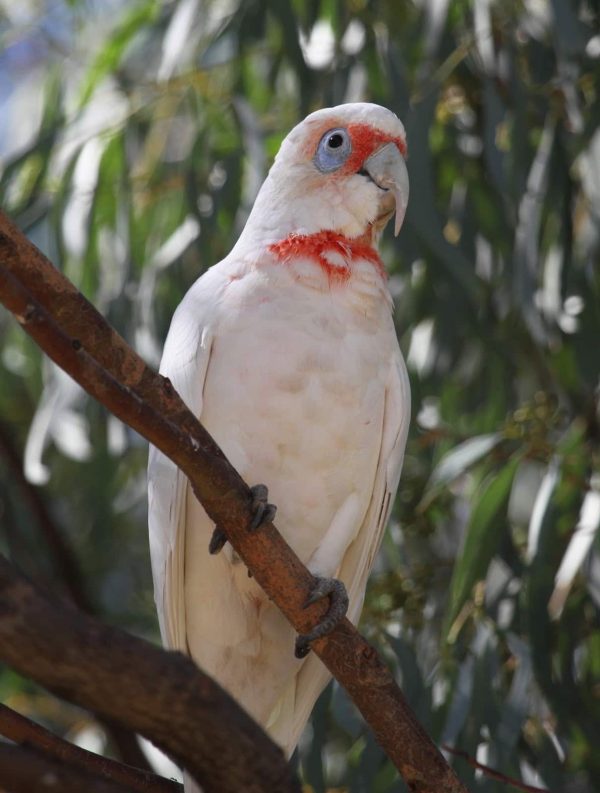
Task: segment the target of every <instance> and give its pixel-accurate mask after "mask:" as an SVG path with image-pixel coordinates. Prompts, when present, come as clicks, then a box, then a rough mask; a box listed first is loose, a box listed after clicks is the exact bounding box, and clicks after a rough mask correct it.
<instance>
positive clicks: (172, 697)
mask: <svg viewBox="0 0 600 793" xmlns="http://www.w3.org/2000/svg"><path fill="white" fill-rule="evenodd" d="M0 660H2V661H4V662H5V663H7V664H8V665H9V666H12V667H14V668H15V669H17V670H18V671H19V672H20V673H21V674H23V675H25V676H26V677H29V678H31V679H32V680H35V681H37V682H38V683H41V684H42V685H44V686H46V688H48V689H49V690H50V691H52V692H53V693H55V694H57V695H58V696H60V697H64V698H65V699H68V700H69V701H71V702H76V703H78V704H80V705H82V706H83V707H86V708H90V709H91V710H93V711H95V712H97V713H100V714H102V715H103V716H105V717H107V718H112V719H116V720H117V721H119V722H121V723H123V724H126V725H127V726H128V727H130V728H131V729H133V730H135V731H136V732H139V733H141V734H142V735H145V736H146V737H147V738H150V739H151V740H152V741H154V743H156V745H157V746H159V747H160V748H161V749H163V751H165V752H167V753H168V754H169V755H171V757H173V758H174V759H175V760H176V761H178V762H180V763H181V764H182V765H185V767H186V768H188V769H189V771H191V772H192V774H193V775H194V776H195V777H196V779H197V780H198V782H200V784H201V785H202V786H203V787H204V789H205V791H206V793H239V791H240V790H244V791H248V793H277V792H278V791H279V792H280V793H299V790H300V788H299V786H298V785H297V784H296V783H294V782H293V781H292V777H291V772H290V770H289V768H288V764H287V762H286V761H285V758H284V755H283V752H282V751H281V750H280V749H279V748H278V747H277V746H275V744H274V743H273V742H272V741H271V740H270V739H269V738H268V736H267V735H266V734H265V733H264V732H263V731H262V730H261V729H260V727H259V726H258V725H257V724H256V723H255V722H254V721H253V720H252V719H251V718H250V716H248V715H247V714H246V713H245V711H243V710H242V709H241V708H240V707H239V705H237V703H236V702H235V701H234V700H233V699H232V698H231V697H230V696H229V695H228V694H227V693H226V692H225V691H223V689H222V688H221V687H220V686H219V685H217V683H215V682H214V681H213V680H212V679H211V678H210V677H208V675H205V674H204V673H203V672H201V671H200V670H199V669H198V667H197V666H196V665H195V664H194V663H193V662H192V661H191V660H190V659H189V658H187V657H186V656H184V655H182V654H181V653H170V652H167V651H166V650H162V649H160V648H159V647H155V646H154V645H152V644H149V643H148V642H146V641H144V640H142V639H138V638H137V637H135V636H130V635H129V634H127V633H125V632H124V631H121V630H117V629H116V628H113V627H110V626H108V625H103V624H102V623H101V622H99V621H98V620H96V619H94V618H93V617H89V616H87V615H86V614H84V613H83V612H81V611H79V610H77V609H75V608H74V607H72V606H70V605H69V604H67V603H66V602H65V601H58V600H55V599H54V598H53V597H52V596H51V595H49V594H48V593H47V592H43V591H41V590H39V589H38V588H37V587H35V586H34V585H33V584H32V583H30V582H29V581H28V580H27V579H25V578H24V577H23V576H22V575H20V574H19V573H17V571H16V570H15V568H14V567H13V566H12V565H11V564H9V563H8V562H7V561H6V559H5V558H4V557H3V556H0ZM129 789H132V788H131V785H129Z"/></svg>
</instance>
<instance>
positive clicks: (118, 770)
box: [0, 704, 182, 793]
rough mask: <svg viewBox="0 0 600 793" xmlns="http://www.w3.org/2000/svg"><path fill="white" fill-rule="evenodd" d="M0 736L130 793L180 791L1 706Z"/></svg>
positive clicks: (167, 782) (169, 782)
mask: <svg viewBox="0 0 600 793" xmlns="http://www.w3.org/2000/svg"><path fill="white" fill-rule="evenodd" d="M0 735H3V736H4V737H5V738H8V739H9V740H11V741H14V743H17V744H21V745H24V746H30V747H34V748H36V749H39V750H41V751H42V752H43V753H44V754H45V755H46V756H47V757H53V758H54V759H55V760H58V761H61V762H64V763H67V764H69V765H72V766H74V767H76V768H80V769H82V770H85V771H88V772H91V773H95V774H97V775H98V776H101V777H104V778H106V779H108V780H109V781H112V782H115V783H117V784H119V785H123V786H124V787H125V788H126V789H127V790H129V791H139V793H181V792H182V787H181V785H179V784H178V783H177V782H172V781H171V780H169V779H164V778H163V777H160V776H157V775H156V774H153V773H151V772H150V771H142V770H140V769H138V768H133V767H132V766H129V765H124V764H123V763H118V762H117V761H116V760H111V759H109V758H108V757H101V756H100V755H97V754H94V753H93V752H88V751H86V750H85V749H81V748H80V747H79V746H75V745H73V744H72V743H69V742H68V741H65V740H63V739H62V738H59V737H58V736H57V735H54V734H53V733H51V732H50V731H49V730H46V729H45V728H44V727H41V726H40V725H39V724H36V723H35V722H33V721H31V720H30V719H28V718H26V717H25V716H22V715H21V714H20V713H17V712H16V711H14V710H12V709H11V708H9V707H7V706H6V705H2V704H0Z"/></svg>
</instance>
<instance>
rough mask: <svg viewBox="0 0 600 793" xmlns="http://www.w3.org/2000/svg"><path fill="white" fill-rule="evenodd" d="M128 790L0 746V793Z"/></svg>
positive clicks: (17, 748)
mask: <svg viewBox="0 0 600 793" xmlns="http://www.w3.org/2000/svg"><path fill="white" fill-rule="evenodd" d="M131 789H132V788H129V787H127V786H125V785H120V784H119V783H118V782H114V781H111V780H110V779H106V778H103V777H101V776H95V775H94V774H91V773H89V772H88V771H84V770H82V769H81V768H75V767H73V766H70V765H68V764H66V763H64V762H61V761H59V760H57V759H55V758H54V757H48V756H47V755H46V754H42V752H39V751H37V750H35V749H32V748H30V747H27V746H11V745H9V744H4V743H0V793H51V791H60V793H82V791H85V793H129V791H130V790H131Z"/></svg>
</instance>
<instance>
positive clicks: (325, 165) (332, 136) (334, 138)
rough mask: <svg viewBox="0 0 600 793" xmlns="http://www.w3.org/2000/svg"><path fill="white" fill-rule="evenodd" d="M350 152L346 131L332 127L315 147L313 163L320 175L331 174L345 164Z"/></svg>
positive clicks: (350, 142)
mask: <svg viewBox="0 0 600 793" xmlns="http://www.w3.org/2000/svg"><path fill="white" fill-rule="evenodd" d="M351 151H352V141H351V140H350V135H349V134H348V130H346V129H344V128H343V127H334V128H333V129H330V130H328V131H327V132H326V133H325V134H324V135H323V137H322V138H321V140H320V141H319V145H318V146H317V151H316V153H315V156H314V158H313V162H314V164H315V166H316V167H317V169H318V170H319V171H321V173H332V172H333V171H337V169H338V168H341V166H342V165H343V164H344V163H345V162H346V160H347V159H348V157H349V156H350V152H351Z"/></svg>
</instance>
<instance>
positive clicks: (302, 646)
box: [295, 576, 348, 658]
mask: <svg viewBox="0 0 600 793" xmlns="http://www.w3.org/2000/svg"><path fill="white" fill-rule="evenodd" d="M316 582H317V583H316V584H315V586H314V588H313V590H312V592H311V593H310V595H309V597H308V598H307V600H306V603H305V604H304V608H308V606H311V605H312V604H313V603H316V602H317V600H321V598H324V597H327V596H329V597H330V601H331V602H330V606H329V610H328V611H327V614H325V616H324V617H323V619H322V620H321V621H320V622H319V623H318V624H317V625H315V627H314V628H313V629H312V630H311V631H309V632H308V633H303V634H301V635H300V636H298V637H297V638H296V649H295V655H296V658H304V657H305V656H306V655H308V653H309V652H310V643H311V642H314V640H315V639H320V638H321V637H322V636H327V634H328V633H331V631H332V630H333V629H334V628H335V626H336V625H337V624H338V623H339V622H341V621H342V620H343V619H344V617H345V616H346V612H347V611H348V593H347V592H346V587H345V586H344V584H343V583H342V581H340V580H339V579H337V578H321V577H320V576H316Z"/></svg>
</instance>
